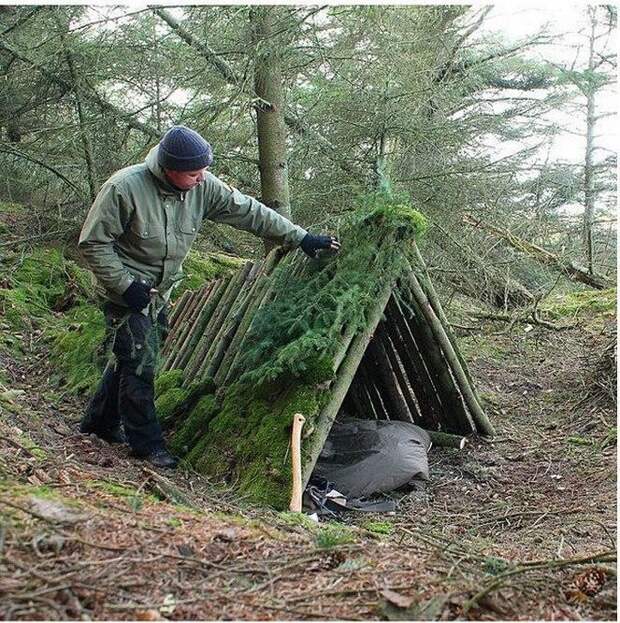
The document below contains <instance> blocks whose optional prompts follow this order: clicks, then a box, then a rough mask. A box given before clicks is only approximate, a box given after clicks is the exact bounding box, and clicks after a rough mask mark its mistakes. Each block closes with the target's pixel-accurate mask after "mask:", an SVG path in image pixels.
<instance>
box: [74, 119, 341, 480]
mask: <svg viewBox="0 0 620 623" xmlns="http://www.w3.org/2000/svg"><path fill="white" fill-rule="evenodd" d="M212 162H213V153H212V150H211V146H210V145H209V143H207V141H205V139H204V138H202V136H200V134H198V133H197V132H195V131H194V130H191V129H189V128H187V127H185V126H174V127H172V128H171V129H170V130H168V132H166V134H165V135H164V137H163V138H162V140H161V141H160V143H159V144H158V145H157V146H155V147H154V148H153V149H151V151H150V152H149V154H148V156H147V158H146V160H145V161H144V163H142V164H138V165H134V166H130V167H127V168H125V169H122V170H120V171H117V172H116V173H115V174H114V175H112V177H111V178H110V179H109V180H108V181H107V182H106V183H105V184H104V185H103V186H102V188H101V190H100V191H99V194H98V195H97V198H96V199H95V202H94V203H93V205H92V207H91V209H90V211H89V213H88V215H87V217H86V221H85V222H84V226H83V228H82V232H81V234H80V240H79V244H78V246H79V248H80V250H81V252H82V256H83V257H84V259H85V261H86V262H87V264H88V266H89V267H90V269H91V270H92V271H93V273H94V274H95V277H96V278H97V281H98V282H99V284H100V285H101V286H103V289H104V291H105V298H106V299H107V300H106V302H105V304H104V313H105V317H106V327H107V333H108V336H107V339H108V340H111V341H112V352H113V353H114V364H113V365H108V366H107V368H106V371H105V372H104V375H103V378H102V380H101V383H100V385H99V387H98V389H97V391H96V393H95V395H94V397H93V398H92V400H91V402H90V404H89V406H88V408H87V411H86V414H85V415H84V417H83V419H82V422H81V424H80V430H81V431H82V432H84V433H94V434H95V435H97V436H99V437H100V438H102V439H104V440H106V441H108V442H110V443H114V442H122V441H124V435H123V434H122V432H121V428H120V426H121V422H122V424H123V426H124V430H125V435H126V439H127V441H128V442H129V444H130V446H131V448H132V451H133V454H134V455H135V456H138V457H141V458H144V459H146V460H148V461H150V462H151V463H153V464H154V465H156V466H158V467H170V468H173V467H175V466H176V463H177V460H176V458H175V457H173V456H172V455H171V454H170V453H169V452H168V450H167V449H166V446H165V444H164V440H163V437H162V431H161V428H160V425H159V422H158V420H157V417H156V414H155V404H154V388H153V381H154V373H155V366H156V363H157V355H158V352H159V347H160V344H161V341H162V335H163V334H164V333H165V331H166V327H167V321H166V303H167V301H168V299H169V297H170V293H171V290H172V288H173V286H174V285H175V284H176V283H177V282H178V281H179V280H180V279H181V277H182V271H181V266H182V263H183V260H184V259H185V256H186V255H187V253H188V251H189V248H190V246H191V244H192V242H193V241H194V238H195V237H196V234H197V233H198V230H199V229H200V225H201V223H202V221H203V220H204V219H209V220H212V221H217V222H220V223H228V224H229V225H232V226H233V227H236V228H237V229H243V230H245V231H250V232H252V233H254V234H256V235H257V236H261V237H263V238H267V239H269V240H272V241H274V242H276V243H277V244H281V245H284V246H287V247H289V248H294V247H297V246H301V248H302V249H303V251H304V252H305V253H306V254H308V255H310V256H311V257H314V255H315V254H316V251H317V250H318V249H326V248H331V249H334V250H337V249H339V247H340V244H339V243H338V241H337V240H336V239H335V238H333V237H331V236H314V235H312V234H309V233H308V232H307V231H306V230H304V229H302V228H301V227H299V226H297V225H294V224H293V223H291V221H289V220H288V219H286V218H284V217H282V216H280V215H279V214H278V213H277V212H275V211H274V210H271V209H270V208H268V207H267V206H265V205H263V204H262V203H260V202H258V201H257V200H256V199H253V198H251V197H248V196H246V195H243V194H242V193H240V192H239V191H238V190H235V189H233V188H231V187H230V186H228V185H226V184H225V183H224V182H222V181H221V180H219V179H218V178H217V177H215V176H214V175H212V174H211V173H208V172H207V169H208V167H209V166H210V165H211V163H212Z"/></svg>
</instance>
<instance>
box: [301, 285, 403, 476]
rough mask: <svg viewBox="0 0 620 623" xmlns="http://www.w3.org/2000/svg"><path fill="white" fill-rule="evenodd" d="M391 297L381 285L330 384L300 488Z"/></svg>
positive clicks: (309, 471)
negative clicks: (380, 290) (364, 320)
mask: <svg viewBox="0 0 620 623" xmlns="http://www.w3.org/2000/svg"><path fill="white" fill-rule="evenodd" d="M391 294H392V282H390V283H387V284H385V289H384V290H383V291H382V292H381V293H380V294H379V296H378V297H377V301H376V304H375V306H374V307H373V308H372V309H371V310H370V313H369V315H368V323H367V324H366V326H365V327H364V328H363V329H362V330H361V331H360V332H359V333H358V334H357V335H356V336H355V338H354V339H353V341H352V342H351V346H350V347H349V350H348V352H347V354H346V356H345V358H344V361H343V362H342V365H341V366H340V369H339V371H338V376H337V377H336V380H335V381H334V383H333V385H332V387H331V391H330V400H329V402H328V403H327V405H325V407H324V408H323V410H322V411H321V413H320V414H319V415H318V417H317V419H316V428H315V430H314V432H313V434H312V436H311V437H310V438H309V440H308V447H307V455H306V456H307V458H306V460H305V462H304V464H303V466H302V478H303V484H304V486H305V485H306V484H307V483H308V480H309V478H310V475H311V474H312V470H313V469H314V465H315V463H316V461H317V459H318V457H319V454H320V453H321V450H322V449H323V445H324V444H325V440H326V439H327V436H328V435H329V431H330V430H331V427H332V424H333V423H334V420H335V419H336V416H337V415H338V411H339V409H340V406H341V405H342V402H343V401H344V399H345V397H346V395H347V392H348V391H349V387H350V386H351V382H352V380H353V377H354V376H355V373H356V371H357V368H358V366H359V364H360V361H361V360H362V357H363V356H364V353H365V352H366V347H367V346H368V342H370V340H371V339H372V336H373V335H374V332H375V329H376V328H377V325H378V324H379V322H380V321H381V318H382V316H383V311H384V310H385V306H386V305H387V302H388V300H389V298H390V296H391Z"/></svg>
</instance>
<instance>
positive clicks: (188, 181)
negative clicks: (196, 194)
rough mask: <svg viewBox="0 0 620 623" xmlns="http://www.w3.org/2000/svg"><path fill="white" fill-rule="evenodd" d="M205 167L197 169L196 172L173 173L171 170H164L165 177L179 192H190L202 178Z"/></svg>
mask: <svg viewBox="0 0 620 623" xmlns="http://www.w3.org/2000/svg"><path fill="white" fill-rule="evenodd" d="M206 171H207V167H205V168H204V169H197V170H196V171H173V170H172V169H164V173H165V174H166V177H167V178H168V179H169V180H170V182H172V184H173V185H174V186H176V187H177V188H180V189H181V190H190V189H191V188H194V186H198V184H200V183H201V182H202V181H203V180H204V178H205V173H206Z"/></svg>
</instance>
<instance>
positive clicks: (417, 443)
mask: <svg viewBox="0 0 620 623" xmlns="http://www.w3.org/2000/svg"><path fill="white" fill-rule="evenodd" d="M430 445H431V441H430V438H429V436H428V433H427V432H426V431H425V430H424V429H422V428H420V427H419V426H416V425H415V424H410V423H409V422H399V421H393V420H392V421H387V420H362V419H353V418H350V419H346V420H344V421H342V422H334V425H333V426H332V429H331V431H330V433H329V436H328V437H327V440H326V442H325V445H324V447H323V450H322V452H321V454H320V456H319V459H318V461H317V463H316V466H315V468H314V472H313V475H314V476H317V477H320V478H325V479H326V480H328V481H329V482H332V483H334V488H335V489H337V490H338V491H340V492H341V493H342V494H344V495H345V496H347V497H355V498H358V497H367V496H371V495H374V494H376V493H385V492H387V491H393V490H394V489H399V488H400V487H403V486H404V485H406V484H408V483H410V482H411V481H415V480H428V477H429V476H428V457H427V452H428V449H429V448H430Z"/></svg>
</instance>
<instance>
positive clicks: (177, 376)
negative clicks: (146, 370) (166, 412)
mask: <svg viewBox="0 0 620 623" xmlns="http://www.w3.org/2000/svg"><path fill="white" fill-rule="evenodd" d="M182 383H183V370H166V372H162V373H161V374H159V375H158V376H157V378H156V379H155V397H156V398H158V397H159V396H162V395H163V394H165V393H166V392H167V391H168V390H170V389H173V388H175V387H181V385H182Z"/></svg>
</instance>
